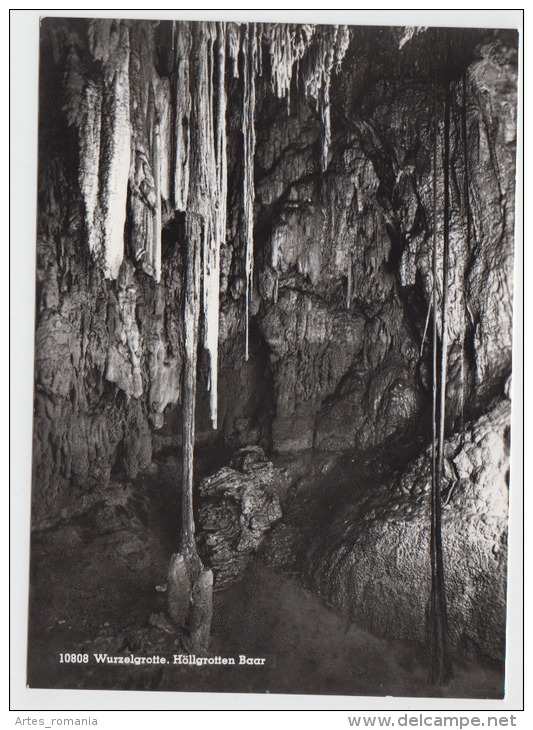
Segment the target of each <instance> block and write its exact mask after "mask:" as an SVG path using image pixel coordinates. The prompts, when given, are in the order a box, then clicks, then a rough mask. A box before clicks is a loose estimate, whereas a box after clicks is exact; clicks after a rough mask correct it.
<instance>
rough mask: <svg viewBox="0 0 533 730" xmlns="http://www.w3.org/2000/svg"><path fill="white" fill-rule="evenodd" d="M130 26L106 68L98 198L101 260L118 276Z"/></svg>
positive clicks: (127, 157)
mask: <svg viewBox="0 0 533 730" xmlns="http://www.w3.org/2000/svg"><path fill="white" fill-rule="evenodd" d="M129 55H130V47H129V28H128V25H127V24H126V23H125V22H121V23H120V27H119V31H118V41H117V49H116V51H115V53H114V55H113V59H112V61H111V60H110V63H109V65H108V66H107V68H106V73H105V78H104V104H103V123H102V137H101V140H102V142H101V145H102V146H101V150H102V153H101V158H100V160H101V164H100V179H101V180H103V183H102V185H101V187H100V189H99V200H100V206H101V209H102V219H103V227H102V233H103V237H102V238H103V240H102V263H103V268H104V274H105V276H106V278H108V279H116V278H117V276H118V272H119V269H120V265H121V263H122V259H123V257H124V224H125V222H126V201H127V192H128V178H129V173H130V152H131V150H130V136H131V131H130V98H129Z"/></svg>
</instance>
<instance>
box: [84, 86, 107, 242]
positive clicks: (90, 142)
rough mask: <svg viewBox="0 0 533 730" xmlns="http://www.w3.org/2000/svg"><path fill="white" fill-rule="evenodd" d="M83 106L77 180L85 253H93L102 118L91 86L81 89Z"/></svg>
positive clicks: (97, 95)
mask: <svg viewBox="0 0 533 730" xmlns="http://www.w3.org/2000/svg"><path fill="white" fill-rule="evenodd" d="M83 107H84V109H85V116H84V119H83V122H82V125H83V126H80V128H82V129H83V130H84V133H83V134H81V135H80V166H79V173H78V179H79V182H80V190H81V192H82V196H83V203H84V208H85V230H86V233H87V241H88V246H89V251H90V253H91V254H93V255H94V254H95V253H97V251H98V248H99V246H100V243H101V239H100V236H101V221H100V220H99V219H98V214H99V208H98V179H99V175H98V173H99V164H100V122H101V115H102V92H101V89H100V88H99V87H97V86H96V85H95V84H92V83H89V84H88V85H87V87H86V89H85V100H84V104H83Z"/></svg>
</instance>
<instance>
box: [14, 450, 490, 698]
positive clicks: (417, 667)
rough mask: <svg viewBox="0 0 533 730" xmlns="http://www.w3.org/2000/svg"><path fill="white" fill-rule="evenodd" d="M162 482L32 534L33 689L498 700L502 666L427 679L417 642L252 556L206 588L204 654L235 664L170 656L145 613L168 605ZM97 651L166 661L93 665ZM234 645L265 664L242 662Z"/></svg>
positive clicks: (120, 485)
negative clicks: (371, 629) (382, 633)
mask: <svg viewBox="0 0 533 730" xmlns="http://www.w3.org/2000/svg"><path fill="white" fill-rule="evenodd" d="M167 466H168V465H167ZM174 466H175V464H172V463H171V464H170V467H174ZM170 471H172V468H171V469H170ZM168 483H169V480H165V479H163V480H161V479H160V478H157V479H156V478H155V477H154V476H149V475H147V476H145V477H144V478H142V477H141V478H139V479H137V480H135V481H133V482H132V481H131V480H122V481H119V482H116V483H115V484H114V489H115V495H116V494H117V493H122V494H123V495H127V496H125V497H123V499H119V500H117V499H115V503H114V505H113V508H112V509H111V511H110V508H109V504H108V505H107V506H106V507H105V509H104V508H103V507H102V506H101V505H100V506H96V507H95V508H94V509H93V510H92V511H90V512H89V513H88V514H84V515H81V516H79V517H77V518H74V519H71V520H69V521H68V522H64V523H62V524H60V525H58V526H55V527H53V528H50V529H47V530H41V531H39V532H36V533H34V535H33V539H32V576H31V586H32V589H31V595H30V626H29V647H30V649H29V656H28V684H29V686H30V687H39V688H73V689H130V690H142V689H148V690H162V691H214V692H231V693H238V692H256V693H264V692H270V693H283V694H285V693H289V694H295V693H296V694H332V695H352V696H361V695H368V696H386V695H392V696H403V697H408V696H412V697H415V696H418V697H437V696H440V697H470V698H501V696H502V687H503V677H502V671H501V670H500V669H499V668H498V667H492V666H483V665H482V664H480V663H477V664H470V665H468V666H457V665H456V667H455V675H454V678H453V679H452V680H451V682H450V683H449V685H448V686H446V687H443V688H439V689H435V688H434V687H431V686H429V685H428V683H427V680H426V674H427V670H426V668H425V666H424V652H422V653H420V649H418V648H417V647H415V646H413V645H411V644H407V643H403V642H399V641H397V642H391V641H386V640H384V639H380V638H377V637H375V636H372V635H371V634H370V633H368V632H366V631H364V630H363V629H361V628H358V627H357V626H355V625H353V624H352V623H350V621H349V620H348V618H347V617H346V616H343V615H342V614H340V613H339V612H338V611H337V610H336V609H334V608H332V607H330V606H328V605H326V603H324V602H323V601H322V600H321V599H320V598H318V597H317V596H315V595H313V594H312V593H311V592H310V591H308V590H307V589H306V588H304V587H303V586H302V585H301V583H300V582H299V581H298V579H297V576H295V575H292V574H288V573H287V572H286V571H282V570H279V569H276V568H273V567H272V566H271V565H269V564H268V563H267V562H266V561H264V560H262V559H261V558H260V557H259V558H257V559H255V560H254V562H252V564H251V565H250V566H249V569H248V571H247V572H246V574H245V575H244V577H243V578H242V580H241V581H239V582H238V583H236V584H233V585H232V586H230V587H228V588H226V589H224V590H221V591H218V592H216V593H215V596H214V616H213V625H212V640H211V646H210V651H209V654H210V655H211V656H217V655H219V656H223V657H235V660H236V665H235V666H222V665H221V666H201V667H199V666H183V665H175V664H173V663H172V662H173V657H174V655H175V654H187V653H188V652H187V651H186V650H185V649H184V648H183V646H181V644H180V641H179V639H177V638H175V636H174V635H173V634H171V633H169V632H168V631H166V630H164V629H163V628H161V627H160V626H159V625H157V624H158V622H157V620H155V621H154V618H153V617H154V616H160V615H161V614H163V613H164V611H165V607H166V594H165V593H164V592H162V591H160V590H157V587H160V586H162V584H164V583H165V580H166V571H167V568H168V563H169V560H170V554H171V552H172V547H171V546H172V544H173V536H174V525H175V524H176V518H177V517H176V512H177V506H176V505H174V497H173V495H172V493H171V490H170V487H169V486H168ZM173 505H174V506H173ZM138 515H141V516H142V519H138ZM132 516H133V517H132ZM60 653H71V654H82V655H83V654H88V657H89V661H88V662H87V663H83V662H82V663H64V662H63V663H61V661H60ZM98 653H107V654H108V655H110V656H118V655H124V656H127V655H129V654H134V655H136V656H152V655H157V656H163V657H165V658H166V659H167V662H168V663H167V664H166V665H165V666H161V665H158V666H131V665H115V664H99V663H97V662H96V659H95V657H94V655H95V654H98ZM242 654H244V655H246V656H248V657H264V658H265V659H266V661H265V664H264V666H239V664H238V662H239V655H242Z"/></svg>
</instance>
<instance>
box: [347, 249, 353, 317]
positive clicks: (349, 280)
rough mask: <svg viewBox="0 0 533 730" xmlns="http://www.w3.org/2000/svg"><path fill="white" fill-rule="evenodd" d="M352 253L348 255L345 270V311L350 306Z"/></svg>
mask: <svg viewBox="0 0 533 730" xmlns="http://www.w3.org/2000/svg"><path fill="white" fill-rule="evenodd" d="M352 266H353V259H352V253H351V252H350V254H349V260H348V266H347V269H346V309H350V307H351V306H352V283H353V282H352Z"/></svg>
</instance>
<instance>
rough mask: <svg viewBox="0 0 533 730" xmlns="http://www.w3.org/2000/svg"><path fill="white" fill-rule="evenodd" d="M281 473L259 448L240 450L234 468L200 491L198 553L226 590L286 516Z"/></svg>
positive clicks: (210, 480)
mask: <svg viewBox="0 0 533 730" xmlns="http://www.w3.org/2000/svg"><path fill="white" fill-rule="evenodd" d="M283 486H284V477H283V475H282V473H281V472H280V471H279V470H278V469H276V468H275V467H274V465H273V464H272V463H271V462H270V461H268V459H267V458H266V456H265V455H264V453H263V451H262V449H261V448H260V447H250V448H248V449H242V450H241V451H239V452H238V454H237V455H236V456H235V458H234V459H233V461H232V464H231V466H230V467H223V468H222V469H220V470H219V471H217V472H216V473H215V474H213V475H212V476H209V477H206V478H205V479H204V480H203V481H202V482H201V484H200V487H199V498H200V506H199V510H198V524H199V533H198V549H199V551H200V554H201V556H202V557H203V558H204V562H205V563H206V565H207V566H209V567H210V568H211V569H212V570H213V573H214V576H215V587H216V588H224V587H225V586H227V585H230V584H231V583H234V582H235V581H237V580H238V579H239V578H240V577H242V575H243V573H244V571H245V569H246V567H247V566H248V564H249V562H250V558H251V556H252V554H253V553H254V552H255V551H256V550H257V548H258V547H259V546H260V544H261V542H262V541H263V539H264V537H265V534H266V533H267V531H268V530H269V529H270V527H271V526H272V525H273V524H274V523H275V522H277V521H278V520H279V519H280V518H281V516H282V515H281V507H280V503H279V498H278V493H279V491H280V490H283Z"/></svg>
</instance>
